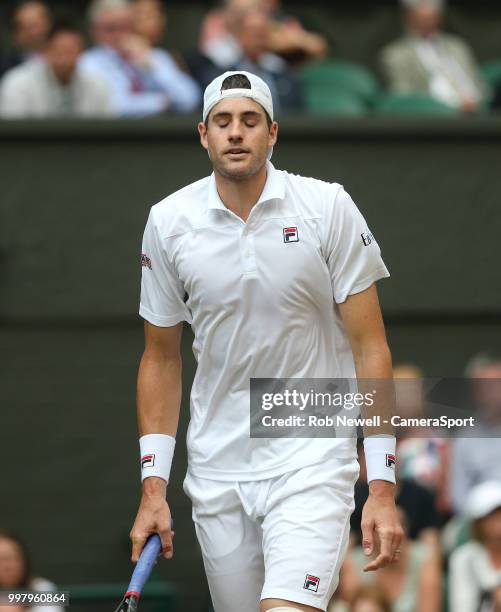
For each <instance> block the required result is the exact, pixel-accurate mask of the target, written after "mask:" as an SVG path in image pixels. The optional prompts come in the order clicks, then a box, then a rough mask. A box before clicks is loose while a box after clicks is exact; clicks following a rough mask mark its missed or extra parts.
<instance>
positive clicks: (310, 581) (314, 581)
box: [303, 574, 320, 593]
mask: <svg viewBox="0 0 501 612" xmlns="http://www.w3.org/2000/svg"><path fill="white" fill-rule="evenodd" d="M319 584H320V578H317V577H316V576H312V575H311V574H306V580H305V581H304V586H303V589H306V590H307V591H314V592H315V593H316V592H317V591H318V585H319Z"/></svg>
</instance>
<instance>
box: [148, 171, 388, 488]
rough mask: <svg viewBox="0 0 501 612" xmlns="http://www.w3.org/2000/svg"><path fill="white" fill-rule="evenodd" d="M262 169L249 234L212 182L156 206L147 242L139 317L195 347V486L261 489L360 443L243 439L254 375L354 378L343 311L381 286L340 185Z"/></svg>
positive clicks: (373, 251) (375, 260)
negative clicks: (182, 333)
mask: <svg viewBox="0 0 501 612" xmlns="http://www.w3.org/2000/svg"><path fill="white" fill-rule="evenodd" d="M267 169H268V176H267V180H266V184H265V187H264V189H263V192H262V194H261V197H260V198H259V201H258V202H257V203H256V205H255V206H254V207H253V209H252V211H251V213H250V215H249V218H248V219H247V221H246V222H244V221H243V220H242V219H240V218H239V217H238V216H237V215H235V214H234V213H232V212H231V211H230V210H228V209H227V208H226V207H225V205H224V204H223V202H222V201H221V199H220V197H219V195H218V192H217V188H216V181H215V177H214V174H212V175H211V176H210V177H206V178H203V179H202V180H200V181H197V182H196V183H193V184H191V185H188V186H187V187H185V188H184V189H181V190H180V191H177V192H176V193H174V194H173V195H170V196H169V197H167V198H166V199H165V200H163V201H161V202H160V203H159V204H156V205H155V206H153V207H152V209H151V212H150V215H149V218H148V222H147V225H146V229H145V233H144V240H143V247H142V257H141V261H142V266H143V267H142V284H141V305H140V310H139V312H140V315H141V316H142V317H143V318H144V319H146V320H147V321H149V322H150V323H152V324H153V325H157V326H160V327H169V326H172V325H175V324H176V323H179V322H180V321H187V322H188V323H190V324H191V326H192V329H193V332H194V335H195V341H194V343H193V351H194V354H195V357H196V360H197V362H198V367H197V371H196V375H195V379H194V382H193V387H192V391H191V403H190V405H191V420H190V425H189V429H188V440H187V442H188V455H189V462H188V470H189V471H190V472H192V473H193V474H195V475H196V476H200V477H202V478H210V479H217V480H258V479H262V478H271V477H273V476H276V475H279V474H282V473H284V472H287V471H289V470H294V469H298V468H300V467H302V466H305V465H311V464H314V463H318V462H321V461H323V460H324V459H327V458H329V457H334V456H336V457H339V458H346V459H352V458H354V457H355V456H356V440H355V439H354V438H338V439H335V438H334V439H304V438H302V439H300V438H294V439H290V438H288V439H285V438H275V439H262V438H261V439H251V438H250V435H249V406H250V397H249V387H250V378H251V377H256V378H274V377H279V378H301V377H306V378H331V377H336V378H337V377H355V368H354V362H353V356H352V353H351V349H350V345H349V342H348V338H347V336H346V333H345V329H344V326H343V322H342V320H341V318H340V315H339V310H338V308H337V304H339V303H342V302H344V301H345V300H346V298H347V296H348V295H350V294H353V293H358V292H360V291H363V290H364V289H367V288H368V287H369V286H370V285H371V284H372V283H373V282H374V281H377V280H378V279H380V278H383V277H387V276H389V274H388V271H387V269H386V267H385V265H384V263H383V260H382V259H381V254H380V250H379V246H378V245H377V243H376V241H375V240H374V237H373V236H372V234H371V232H370V230H369V229H368V228H367V224H366V222H365V220H364V218H363V217H362V215H361V214H360V212H359V210H358V209H357V207H356V206H355V204H354V203H353V200H352V199H351V198H350V196H349V195H348V194H347V193H346V191H345V190H344V189H343V187H342V186H341V185H339V184H336V183H333V184H331V183H327V182H324V181H320V180H316V179H312V178H305V177H302V176H297V175H294V174H289V173H288V172H284V171H281V170H276V169H275V168H274V167H273V165H272V164H271V163H270V162H268V164H267Z"/></svg>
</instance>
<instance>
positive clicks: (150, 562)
mask: <svg viewBox="0 0 501 612" xmlns="http://www.w3.org/2000/svg"><path fill="white" fill-rule="evenodd" d="M161 550H162V542H161V540H160V536H159V535H158V534H157V533H154V534H153V535H151V536H150V537H149V538H148V540H147V542H146V544H145V546H144V548H143V551H142V553H141V556H140V557H139V560H138V562H137V564H136V568H135V569H134V572H133V574H132V578H131V580H130V583H129V588H128V589H127V593H137V594H140V593H141V591H142V590H143V587H144V585H145V584H146V581H147V580H148V578H149V577H150V574H151V570H152V569H153V566H154V565H155V561H156V560H157V557H158V555H159V554H160V551H161Z"/></svg>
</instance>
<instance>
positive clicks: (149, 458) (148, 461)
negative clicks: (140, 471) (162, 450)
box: [141, 454, 155, 468]
mask: <svg viewBox="0 0 501 612" xmlns="http://www.w3.org/2000/svg"><path fill="white" fill-rule="evenodd" d="M154 465H155V455H152V454H150V455H143V456H142V457H141V467H142V468H147V467H153V466H154Z"/></svg>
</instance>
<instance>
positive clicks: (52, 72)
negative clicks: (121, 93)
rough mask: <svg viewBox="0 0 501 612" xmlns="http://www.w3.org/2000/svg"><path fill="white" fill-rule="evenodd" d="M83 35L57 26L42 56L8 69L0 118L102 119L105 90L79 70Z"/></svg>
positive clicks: (106, 102)
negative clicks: (98, 117)
mask: <svg viewBox="0 0 501 612" xmlns="http://www.w3.org/2000/svg"><path fill="white" fill-rule="evenodd" d="M83 50H84V38H83V34H81V32H79V31H78V30H77V29H75V28H74V27H73V26H72V25H70V24H59V25H56V26H54V27H53V29H52V30H51V32H50V34H49V38H48V41H47V46H46V50H45V53H44V54H43V56H42V57H40V58H36V59H32V60H30V61H28V62H25V63H24V64H21V65H20V66H18V67H17V68H13V69H12V70H9V72H7V74H6V75H5V76H4V78H3V79H2V81H1V82H0V116H1V117H2V118H4V119H10V118H22V117H25V118H27V117H32V118H35V117H36V118H45V117H85V116H105V115H108V114H109V113H110V110H111V109H110V96H109V93H108V89H107V87H106V85H105V83H103V82H102V81H100V80H99V79H97V78H96V77H93V76H90V75H87V74H85V73H84V72H83V71H82V69H81V68H79V67H78V58H79V57H80V55H81V53H82V52H83Z"/></svg>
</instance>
